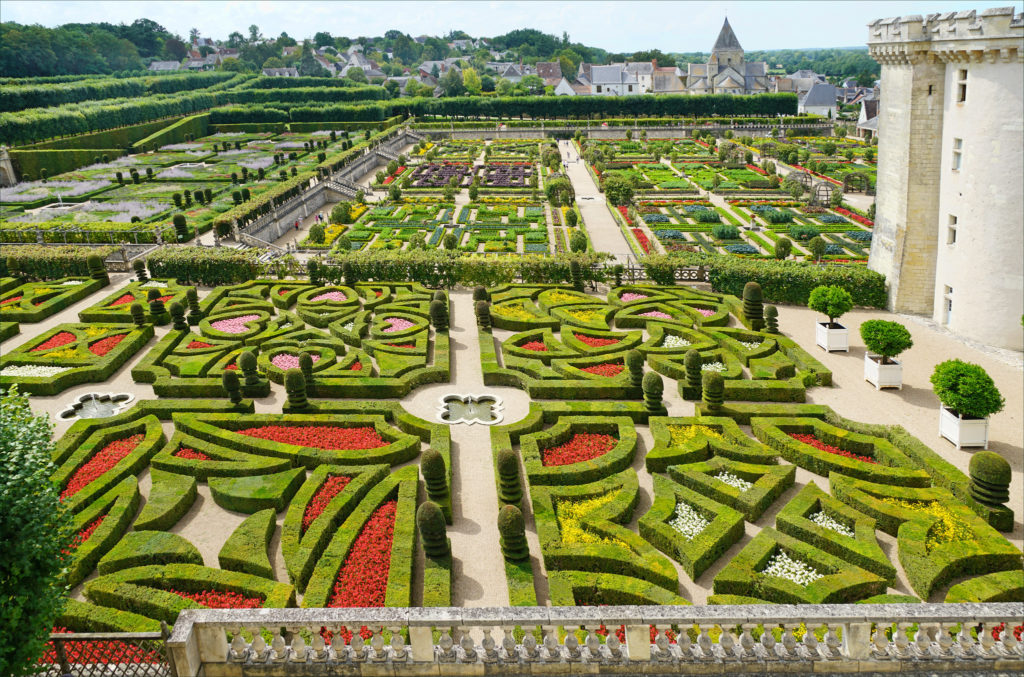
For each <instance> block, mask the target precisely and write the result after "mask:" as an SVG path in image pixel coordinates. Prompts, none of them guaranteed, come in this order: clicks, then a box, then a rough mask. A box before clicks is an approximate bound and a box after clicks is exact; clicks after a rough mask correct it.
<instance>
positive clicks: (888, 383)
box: [860, 320, 914, 390]
mask: <svg viewBox="0 0 1024 677" xmlns="http://www.w3.org/2000/svg"><path fill="white" fill-rule="evenodd" d="M860 337H861V339H863V340H864V345H865V346H867V349H868V350H867V352H865V353H864V379H865V380H866V381H868V382H869V383H871V384H872V385H874V386H875V388H876V389H881V388H900V389H901V390H902V388H903V364H902V363H900V362H898V361H896V359H894V358H896V357H897V356H898V355H899V354H900V353H902V352H904V351H905V350H908V349H909V348H912V347H913V345H914V339H913V338H912V337H911V336H910V332H909V331H907V328H906V327H904V326H903V325H902V324H900V323H899V322H893V321H891V320H868V321H867V322H865V323H864V324H862V325H861V326H860Z"/></svg>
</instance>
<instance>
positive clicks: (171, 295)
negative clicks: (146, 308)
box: [157, 294, 174, 303]
mask: <svg viewBox="0 0 1024 677" xmlns="http://www.w3.org/2000/svg"><path fill="white" fill-rule="evenodd" d="M173 298H174V294H168V295H167V296H161V297H160V298H158V299H157V300H158V301H163V302H164V303H167V302H168V301H170V300H171V299H173Z"/></svg>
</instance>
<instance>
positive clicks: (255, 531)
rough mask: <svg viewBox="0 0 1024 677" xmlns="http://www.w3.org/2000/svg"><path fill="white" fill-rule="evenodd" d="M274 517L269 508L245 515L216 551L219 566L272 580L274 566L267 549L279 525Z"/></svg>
mask: <svg viewBox="0 0 1024 677" xmlns="http://www.w3.org/2000/svg"><path fill="white" fill-rule="evenodd" d="M275 518H276V515H275V513H274V511H273V510H272V509H270V508H268V509H266V510H260V511H259V512H255V513H253V514H252V515H249V516H248V517H247V518H245V521H244V522H242V523H241V524H239V525H238V527H237V528H236V529H235V530H234V531H233V532H232V533H231V535H230V536H228V540H226V541H225V542H224V545H223V546H222V547H221V549H220V552H219V553H218V554H217V562H218V563H219V564H220V568H221V569H226V570H228V571H240V572H242V573H245V574H252V575H253V576H261V577H263V578H267V579H270V580H273V579H274V567H273V565H271V563H270V557H269V555H268V554H267V549H268V548H269V547H270V539H271V538H273V536H274V530H275V529H277V522H276V521H275Z"/></svg>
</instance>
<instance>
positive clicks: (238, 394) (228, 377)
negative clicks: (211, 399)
mask: <svg viewBox="0 0 1024 677" xmlns="http://www.w3.org/2000/svg"><path fill="white" fill-rule="evenodd" d="M221 384H222V385H223V386H224V390H226V391H227V393H228V398H229V399H230V400H231V403H232V404H238V403H239V402H241V401H242V390H241V387H240V386H239V383H238V374H237V373H235V372H234V371H231V370H225V371H224V373H223V374H222V375H221Z"/></svg>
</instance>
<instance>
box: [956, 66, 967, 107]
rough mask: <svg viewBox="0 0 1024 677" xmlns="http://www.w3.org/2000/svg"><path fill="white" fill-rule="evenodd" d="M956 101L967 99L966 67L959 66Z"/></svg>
mask: <svg viewBox="0 0 1024 677" xmlns="http://www.w3.org/2000/svg"><path fill="white" fill-rule="evenodd" d="M957 75H958V77H957V88H956V102H957V103H963V102H964V101H967V69H966V68H961V69H960V71H959V72H958V73H957Z"/></svg>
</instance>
